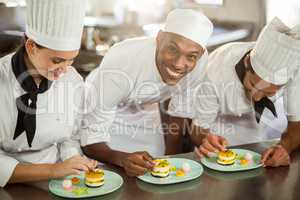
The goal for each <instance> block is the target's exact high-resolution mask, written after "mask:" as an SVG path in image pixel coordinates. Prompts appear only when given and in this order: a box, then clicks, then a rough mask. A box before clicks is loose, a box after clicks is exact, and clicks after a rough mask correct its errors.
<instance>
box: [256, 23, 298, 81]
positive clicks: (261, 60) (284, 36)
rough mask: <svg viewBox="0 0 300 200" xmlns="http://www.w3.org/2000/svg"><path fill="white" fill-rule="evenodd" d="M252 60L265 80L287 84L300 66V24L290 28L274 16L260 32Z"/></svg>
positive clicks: (257, 71) (257, 72) (259, 74)
mask: <svg viewBox="0 0 300 200" xmlns="http://www.w3.org/2000/svg"><path fill="white" fill-rule="evenodd" d="M250 61H251V65H252V67H253V70H254V71H255V73H256V74H257V75H258V76H260V78H262V79H263V80H265V81H267V82H270V83H273V84H275V85H283V84H286V83H287V82H288V81H289V80H290V79H292V78H293V75H294V74H295V73H296V71H297V70H298V68H299V67H300V29H299V25H298V26H296V27H294V28H293V29H290V28H289V27H287V26H286V25H284V24H283V23H282V21H280V20H279V19H278V18H274V19H273V20H272V21H271V22H270V23H269V24H268V25H267V26H266V27H265V28H264V29H263V30H262V32H261V33H260V35H259V37H258V40H257V42H256V44H255V47H254V49H253V50H252V51H251V53H250Z"/></svg>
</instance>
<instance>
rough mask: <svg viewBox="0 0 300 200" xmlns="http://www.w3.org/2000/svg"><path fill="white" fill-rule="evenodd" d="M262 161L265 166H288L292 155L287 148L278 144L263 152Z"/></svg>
mask: <svg viewBox="0 0 300 200" xmlns="http://www.w3.org/2000/svg"><path fill="white" fill-rule="evenodd" d="M261 162H262V164H263V167H279V166H288V165H289V164H290V156H289V153H288V152H287V150H286V149H285V148H284V147H283V146H282V145H280V144H278V145H275V146H273V147H271V148H269V149H267V150H266V151H265V152H264V153H263V155H262V159H261Z"/></svg>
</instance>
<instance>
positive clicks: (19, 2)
mask: <svg viewBox="0 0 300 200" xmlns="http://www.w3.org/2000/svg"><path fill="white" fill-rule="evenodd" d="M1 3H3V4H5V6H6V7H17V6H25V5H26V2H25V0H0V4H1Z"/></svg>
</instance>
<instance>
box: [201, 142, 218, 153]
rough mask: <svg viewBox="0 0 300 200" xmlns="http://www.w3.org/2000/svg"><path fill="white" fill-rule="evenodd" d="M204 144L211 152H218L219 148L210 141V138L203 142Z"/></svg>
mask: <svg viewBox="0 0 300 200" xmlns="http://www.w3.org/2000/svg"><path fill="white" fill-rule="evenodd" d="M202 146H203V147H204V148H205V149H207V150H208V151H210V152H215V153H217V152H218V149H216V148H215V147H213V146H212V145H211V144H210V143H209V142H208V140H205V141H204V142H203V144H202Z"/></svg>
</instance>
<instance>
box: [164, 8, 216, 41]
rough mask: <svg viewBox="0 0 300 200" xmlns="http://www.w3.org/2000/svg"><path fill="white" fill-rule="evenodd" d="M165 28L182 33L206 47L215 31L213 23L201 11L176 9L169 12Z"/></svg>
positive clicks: (167, 30) (171, 31)
mask: <svg viewBox="0 0 300 200" xmlns="http://www.w3.org/2000/svg"><path fill="white" fill-rule="evenodd" d="M164 30H165V31H166V32H170V33H176V34H178V35H181V36H183V37H185V38H188V39H190V40H192V41H194V42H196V43H198V44H200V45H201V46H202V47H204V46H205V45H206V44H207V41H208V38H209V37H210V36H211V34H212V32H213V24H212V23H211V21H210V20H209V19H208V18H207V17H206V16H205V15H204V14H202V13H201V12H197V11H194V10H192V9H175V10H172V11H171V12H170V13H169V14H168V16H167V20H166V26H165V29H164Z"/></svg>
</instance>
